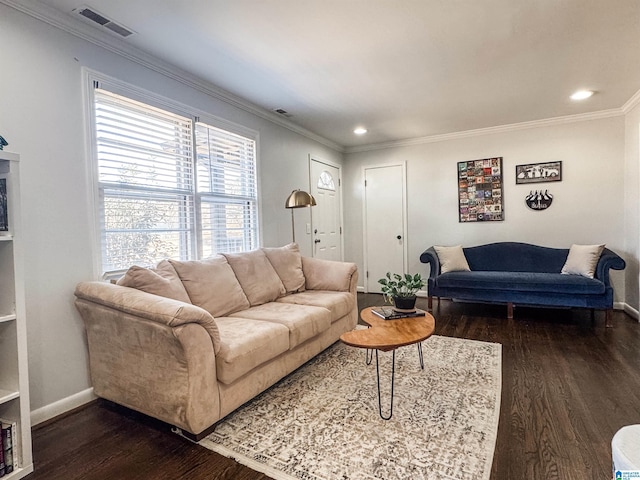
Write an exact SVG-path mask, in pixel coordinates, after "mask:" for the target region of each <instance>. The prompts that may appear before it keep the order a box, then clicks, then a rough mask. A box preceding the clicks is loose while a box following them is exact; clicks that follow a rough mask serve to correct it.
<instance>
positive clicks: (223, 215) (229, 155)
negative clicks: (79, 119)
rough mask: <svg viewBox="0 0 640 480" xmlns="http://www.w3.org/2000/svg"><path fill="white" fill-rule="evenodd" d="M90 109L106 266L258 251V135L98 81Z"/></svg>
mask: <svg viewBox="0 0 640 480" xmlns="http://www.w3.org/2000/svg"><path fill="white" fill-rule="evenodd" d="M94 112H95V125H94V126H95V147H96V152H97V162H98V190H99V199H100V205H99V216H100V232H101V251H102V269H103V271H104V272H109V271H114V270H115V271H117V270H123V269H126V268H128V267H129V266H131V265H133V264H137V265H152V264H155V263H157V262H158V261H159V260H161V259H163V258H174V259H182V260H188V259H194V258H204V257H209V256H211V255H214V254H216V253H218V252H240V251H246V250H251V249H254V248H257V246H258V213H257V201H258V199H257V187H256V181H257V178H256V165H255V163H256V162H255V159H256V145H255V140H253V139H251V138H247V137H243V136H241V135H237V134H235V133H232V132H228V131H225V130H223V129H220V128H217V127H215V126H211V125H207V124H205V123H202V122H197V121H196V119H194V118H189V117H187V116H184V115H178V114H175V113H172V112H169V111H166V110H162V109H159V108H156V107H153V106H151V105H147V104H145V103H141V102H138V101H135V100H132V99H129V98H126V97H123V96H121V95H117V94H115V93H112V92H109V91H107V90H104V89H100V88H96V89H94ZM194 141H195V145H194Z"/></svg>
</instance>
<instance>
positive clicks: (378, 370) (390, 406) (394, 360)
mask: <svg viewBox="0 0 640 480" xmlns="http://www.w3.org/2000/svg"><path fill="white" fill-rule="evenodd" d="M391 362H392V363H391V402H390V403H389V416H387V417H385V416H384V415H383V414H382V399H381V395H380V363H379V362H378V350H376V376H377V377H378V412H379V413H380V418H382V419H383V420H389V419H390V418H391V417H392V416H393V384H394V380H395V377H396V350H395V349H394V350H393V357H392V360H391Z"/></svg>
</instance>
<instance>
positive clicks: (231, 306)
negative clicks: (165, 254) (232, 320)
mask: <svg viewBox="0 0 640 480" xmlns="http://www.w3.org/2000/svg"><path fill="white" fill-rule="evenodd" d="M169 261H170V262H171V265H173V267H174V268H175V269H176V272H178V275H179V276H180V280H182V284H183V285H184V288H185V290H186V291H187V293H188V294H189V298H190V299H191V303H193V304H194V305H198V306H199V307H202V308H204V309H205V310H206V311H207V312H209V313H210V314H211V315H213V316H214V317H223V316H225V315H228V314H229V313H233V312H237V311H239V310H245V309H247V308H249V301H248V300H247V297H246V296H245V294H244V292H243V291H242V287H241V286H240V283H239V282H238V279H237V278H236V276H235V274H234V273H233V270H232V269H231V266H230V265H229V264H228V263H227V259H226V258H224V257H222V256H215V257H212V258H208V259H206V260H193V261H187V262H179V261H177V260H169Z"/></svg>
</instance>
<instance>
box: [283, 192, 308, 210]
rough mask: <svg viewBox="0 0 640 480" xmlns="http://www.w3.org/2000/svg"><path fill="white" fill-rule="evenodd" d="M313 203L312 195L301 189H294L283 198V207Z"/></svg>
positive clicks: (304, 205)
mask: <svg viewBox="0 0 640 480" xmlns="http://www.w3.org/2000/svg"><path fill="white" fill-rule="evenodd" d="M315 204H316V199H315V198H313V195H311V194H309V193H307V192H305V191H303V190H294V191H293V192H291V195H289V196H288V197H287V199H286V200H285V202H284V208H302V207H313V206H314V205H315Z"/></svg>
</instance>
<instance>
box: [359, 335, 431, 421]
mask: <svg viewBox="0 0 640 480" xmlns="http://www.w3.org/2000/svg"><path fill="white" fill-rule="evenodd" d="M417 345H418V358H419V359H420V368H421V369H422V370H424V357H423V356H422V342H418V344H417ZM372 361H373V351H372V350H370V349H367V365H371V362H372ZM376 377H377V380H378V412H379V413H380V418H382V419H383V420H389V419H390V418H391V417H392V416H393V386H394V384H395V378H396V351H395V349H394V350H393V355H392V358H391V400H390V402H389V415H388V416H384V415H383V414H382V396H381V395H380V363H379V361H378V350H376Z"/></svg>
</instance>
